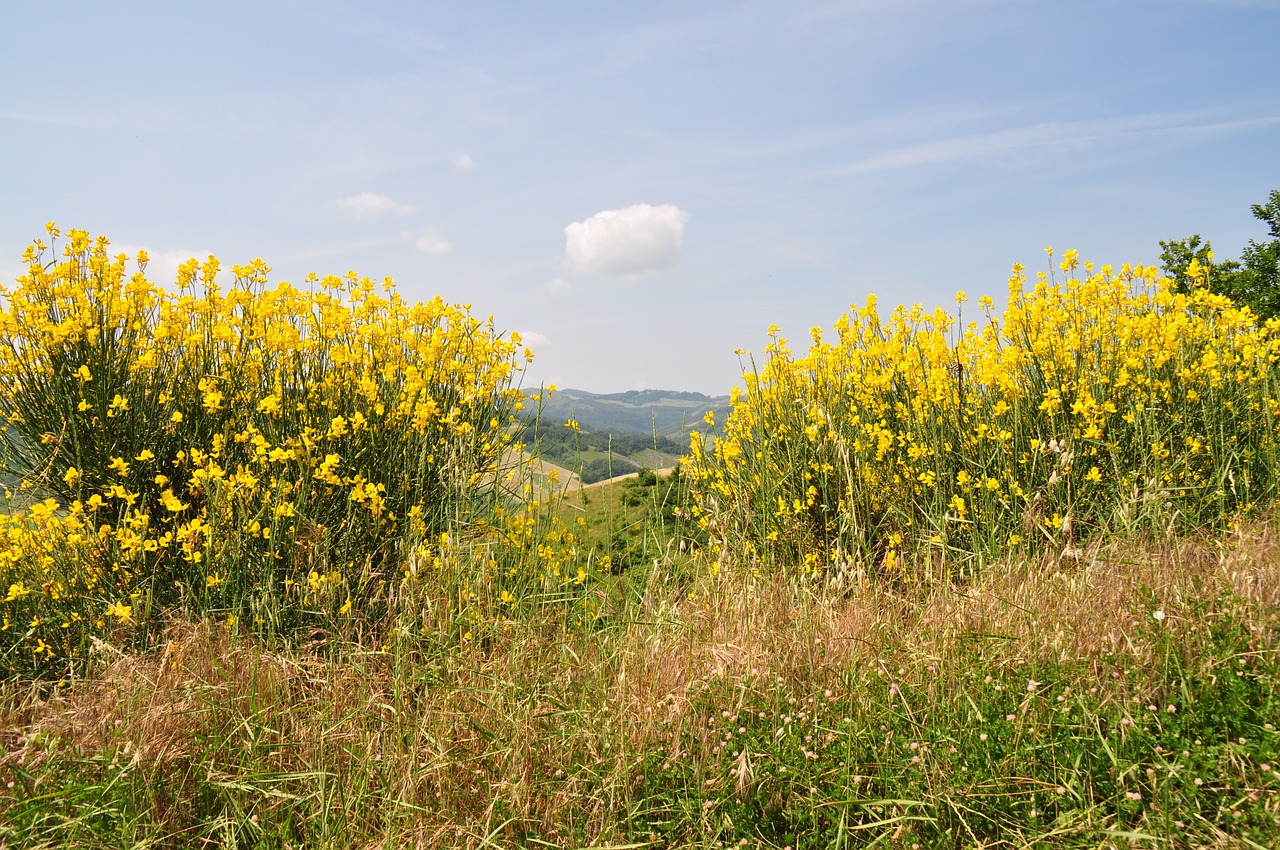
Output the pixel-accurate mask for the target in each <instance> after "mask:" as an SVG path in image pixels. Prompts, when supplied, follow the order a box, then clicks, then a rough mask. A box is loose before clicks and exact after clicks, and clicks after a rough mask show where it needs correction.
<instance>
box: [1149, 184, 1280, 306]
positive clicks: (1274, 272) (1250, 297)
mask: <svg viewBox="0 0 1280 850" xmlns="http://www.w3.org/2000/svg"><path fill="white" fill-rule="evenodd" d="M1252 212H1253V217H1254V218H1256V219H1258V220H1259V221H1262V222H1265V223H1266V225H1267V228H1268V230H1269V231H1270V235H1271V240H1270V241H1268V242H1258V241H1256V240H1253V239H1251V240H1249V244H1248V245H1246V246H1245V248H1244V251H1243V252H1242V253H1241V255H1240V259H1239V260H1238V261H1237V260H1226V261H1223V262H1216V263H1215V262H1213V250H1212V247H1211V245H1210V243H1209V240H1207V239H1206V240H1203V241H1201V238H1200V234H1198V233H1197V234H1196V235H1194V236H1191V237H1189V238H1186V239H1177V240H1171V241H1168V242H1165V241H1163V240H1162V241H1161V242H1160V248H1161V249H1162V250H1161V252H1160V264H1161V267H1162V268H1163V269H1164V273H1165V274H1166V275H1168V276H1169V277H1170V278H1171V279H1172V280H1173V282H1174V290H1175V291H1177V292H1190V291H1191V287H1192V286H1193V285H1194V283H1195V282H1194V280H1193V275H1192V274H1191V271H1190V269H1191V264H1192V262H1193V261H1194V262H1198V263H1199V266H1200V267H1201V268H1202V269H1204V270H1205V272H1204V282H1205V284H1206V285H1207V286H1208V287H1209V289H1210V290H1211V291H1213V292H1216V293H1219V294H1222V295H1226V296H1228V297H1229V298H1231V300H1232V301H1235V302H1236V303H1237V304H1241V305H1245V306H1248V307H1249V308H1250V309H1251V310H1253V312H1254V313H1256V314H1257V315H1258V318H1259V320H1261V321H1266V320H1267V319H1270V318H1274V317H1277V316H1280V189H1272V190H1271V194H1270V196H1269V198H1268V200H1267V203H1266V204H1254V205H1253V207H1252Z"/></svg>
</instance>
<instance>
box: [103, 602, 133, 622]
mask: <svg viewBox="0 0 1280 850" xmlns="http://www.w3.org/2000/svg"><path fill="white" fill-rule="evenodd" d="M105 613H106V614H107V615H108V616H112V617H115V618H116V619H117V620H119V621H120V622H122V623H127V622H129V621H130V620H131V619H133V606H132V605H125V604H124V603H123V602H114V603H112V604H111V605H108V606H107V610H106V612H105Z"/></svg>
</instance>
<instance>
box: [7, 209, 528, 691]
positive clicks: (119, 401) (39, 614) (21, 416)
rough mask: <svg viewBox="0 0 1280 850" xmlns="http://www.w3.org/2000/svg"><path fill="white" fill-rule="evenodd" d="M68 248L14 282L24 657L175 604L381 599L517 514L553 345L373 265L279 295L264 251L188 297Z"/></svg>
mask: <svg viewBox="0 0 1280 850" xmlns="http://www.w3.org/2000/svg"><path fill="white" fill-rule="evenodd" d="M49 236H50V238H51V240H52V243H51V244H49V245H46V244H45V243H44V242H43V241H40V240H37V241H36V242H35V243H34V244H33V245H32V246H31V247H30V248H28V250H27V252H26V254H25V256H24V260H25V263H26V272H25V273H24V274H23V275H22V276H21V277H20V278H19V279H18V280H17V282H16V285H15V286H14V287H13V288H2V287H0V298H2V299H3V305H4V309H3V312H0V381H2V382H3V390H2V392H0V432H2V435H3V441H2V445H3V449H4V455H3V462H4V466H5V471H6V473H7V475H8V476H9V480H10V482H11V483H10V484H9V487H10V489H11V491H12V492H11V494H10V495H11V496H13V499H14V504H22V503H23V502H31V501H32V500H34V504H33V505H31V506H30V507H27V508H26V509H24V510H20V511H15V512H13V513H12V514H11V515H9V516H6V517H0V586H2V587H0V591H3V589H4V588H8V589H9V590H8V592H7V593H6V592H0V616H3V618H4V619H3V626H4V631H3V633H2V634H3V636H2V637H0V648H3V650H4V651H5V652H6V653H8V655H9V656H13V655H14V654H18V655H22V656H23V657H25V658H26V659H27V660H28V661H39V660H40V659H45V660H47V661H48V662H49V663H51V664H54V663H60V662H59V659H65V658H66V657H67V656H69V655H73V654H75V653H76V652H77V651H78V648H79V647H80V646H81V645H82V644H83V643H84V640H85V635H87V634H91V633H92V634H99V633H101V634H102V635H108V634H115V633H118V631H119V630H120V629H128V628H131V627H139V625H140V624H144V621H145V618H143V617H142V616H141V613H142V612H143V611H152V610H159V609H160V608H163V607H165V606H170V605H183V606H187V607H188V608H189V609H191V610H194V611H197V612H211V611H227V612H233V613H234V614H235V616H238V617H240V618H242V619H243V618H244V617H246V616H249V617H253V618H255V619H256V620H257V621H258V622H259V623H263V622H265V621H267V620H270V621H271V622H270V623H269V624H268V625H269V626H270V627H271V628H289V627H291V626H294V625H297V623H298V622H300V621H301V620H302V619H305V618H306V616H308V612H311V613H315V612H317V611H324V612H328V613H329V614H332V613H333V612H335V611H341V612H342V613H344V614H345V613H347V612H349V611H351V610H353V606H354V608H355V610H360V608H361V606H362V604H365V605H366V607H367V605H368V604H372V602H371V601H370V600H371V599H372V598H373V596H374V595H375V594H376V593H377V592H378V589H379V588H381V587H383V586H385V584H386V582H387V581H388V580H390V579H393V578H396V577H397V576H399V575H400V573H401V569H402V565H403V563H404V562H405V560H406V559H407V558H408V556H409V553H410V552H411V551H412V550H413V548H414V547H415V546H417V545H418V541H421V540H424V539H429V538H431V537H432V536H434V535H438V534H441V533H445V532H447V531H451V530H454V529H462V530H463V532H464V533H467V531H466V530H467V529H468V528H471V529H476V528H481V529H482V528H483V527H485V526H484V523H485V522H487V521H488V520H487V519H486V518H488V517H490V516H491V514H492V511H493V509H494V507H495V506H496V505H501V504H503V503H504V493H503V489H504V486H506V482H507V481H508V480H509V476H508V475H507V473H508V472H509V471H510V467H511V464H512V463H514V460H512V459H513V458H516V457H518V456H519V455H518V451H516V447H513V446H512V445H511V437H510V434H511V433H512V428H511V425H512V423H513V421H514V419H513V416H514V413H515V411H516V410H518V409H519V405H520V401H521V399H522V395H521V393H520V391H519V389H518V388H516V387H514V386H513V381H514V379H515V378H516V377H517V376H518V374H519V373H520V371H521V369H522V364H523V363H524V362H525V361H526V360H527V359H528V358H530V357H531V356H532V355H531V354H530V353H529V352H528V351H527V350H526V349H524V348H523V347H522V346H521V345H520V340H519V338H518V337H517V336H515V335H512V336H510V337H504V336H503V335H501V334H499V333H497V332H496V331H495V329H494V326H493V321H492V319H488V320H481V319H477V318H475V317H473V316H472V315H471V313H470V310H469V307H468V306H458V305H450V304H446V303H444V302H443V301H442V300H440V299H439V298H437V299H434V300H432V301H429V302H427V303H416V304H410V303H406V302H405V301H404V300H403V299H402V298H401V297H400V295H399V294H398V293H397V292H396V290H395V288H394V287H393V285H392V284H391V281H390V280H387V281H384V282H382V283H374V282H373V281H372V280H370V279H368V278H362V277H358V276H357V275H356V274H355V273H348V274H347V275H345V276H342V277H325V278H317V277H316V276H314V275H313V276H310V277H309V278H308V279H307V280H306V282H305V286H304V287H302V288H300V287H295V286H293V285H291V284H288V283H276V284H271V283H270V282H269V281H268V273H269V272H270V269H269V268H268V267H267V266H266V265H265V264H264V263H263V262H262V261H261V260H255V261H254V262H252V263H249V264H247V265H244V266H235V267H233V268H232V270H231V279H230V281H229V282H228V283H227V284H226V285H225V286H224V285H223V283H222V281H221V277H220V272H221V269H220V265H219V263H218V261H217V260H216V259H215V258H213V257H210V258H208V259H207V260H206V261H205V262H203V263H200V262H197V261H196V260H191V261H189V262H187V263H185V264H183V265H182V266H181V267H180V268H179V271H178V275H177V280H176V281H175V283H174V284H173V285H172V286H171V287H168V288H166V287H162V286H160V285H158V284H156V283H154V282H152V281H151V280H149V279H148V277H147V275H146V266H147V257H146V255H145V253H139V255H138V256H137V257H136V263H131V262H130V259H131V258H129V257H126V256H124V255H113V254H112V253H111V252H110V250H109V245H108V243H107V240H106V239H105V238H102V237H98V238H96V239H95V238H93V237H91V236H90V235H89V234H88V233H86V232H84V231H80V230H72V231H70V232H69V233H67V234H66V239H65V241H62V243H61V245H59V241H60V240H61V237H62V234H61V233H60V231H59V230H58V229H57V228H56V227H55V226H53V225H50V226H49ZM131 267H132V269H133V271H130V269H131ZM478 518H479V519H478ZM476 533H479V532H476ZM138 606H141V609H140V608H139V607H138ZM344 607H345V610H343V609H344ZM73 614H74V615H75V619H74V620H73V619H72V615H73ZM55 621H56V622H55ZM83 624H88V625H83ZM84 629H88V631H85V630H84ZM94 629H97V631H96V632H95V631H94ZM113 630H114V631H113ZM7 666H9V667H14V664H9V665H7ZM21 666H22V665H17V667H21ZM15 669H16V668H15Z"/></svg>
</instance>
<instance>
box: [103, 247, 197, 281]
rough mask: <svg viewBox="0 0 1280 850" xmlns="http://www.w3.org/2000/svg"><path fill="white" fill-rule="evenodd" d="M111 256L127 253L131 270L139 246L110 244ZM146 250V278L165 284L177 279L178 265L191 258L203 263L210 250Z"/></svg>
mask: <svg viewBox="0 0 1280 850" xmlns="http://www.w3.org/2000/svg"><path fill="white" fill-rule="evenodd" d="M107 250H108V251H109V252H110V254H111V256H113V257H114V256H116V255H117V254H128V255H129V269H130V271H132V270H133V269H134V268H136V263H135V262H134V261H135V260H136V259H137V257H138V250H139V248H138V247H136V246H133V245H112V246H111V247H110V248H108V249H107ZM146 250H147V280H149V281H151V282H152V283H159V284H167V283H173V282H174V281H176V280H177V279H178V266H180V265H182V264H183V263H185V262H186V261H187V260H190V259H191V258H193V257H194V258H195V259H197V260H199V261H200V262H201V263H203V262H204V261H205V260H207V259H209V256H210V255H211V254H212V253H213V252H212V251H187V250H184V249H178V250H174V251H153V250H151V249H149V248H148V249H146Z"/></svg>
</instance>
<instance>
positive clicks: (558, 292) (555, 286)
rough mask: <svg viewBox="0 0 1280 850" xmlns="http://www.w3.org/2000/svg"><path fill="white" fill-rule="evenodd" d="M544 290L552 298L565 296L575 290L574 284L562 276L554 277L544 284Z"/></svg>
mask: <svg viewBox="0 0 1280 850" xmlns="http://www.w3.org/2000/svg"><path fill="white" fill-rule="evenodd" d="M542 292H543V294H544V295H549V296H551V297H552V298H563V297H564V296H566V295H568V294H569V293H571V292H573V284H572V283H570V282H569V281H567V280H565V279H564V278H562V277H553V278H551V280H549V281H547V282H546V283H544V284H543V285H542Z"/></svg>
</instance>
